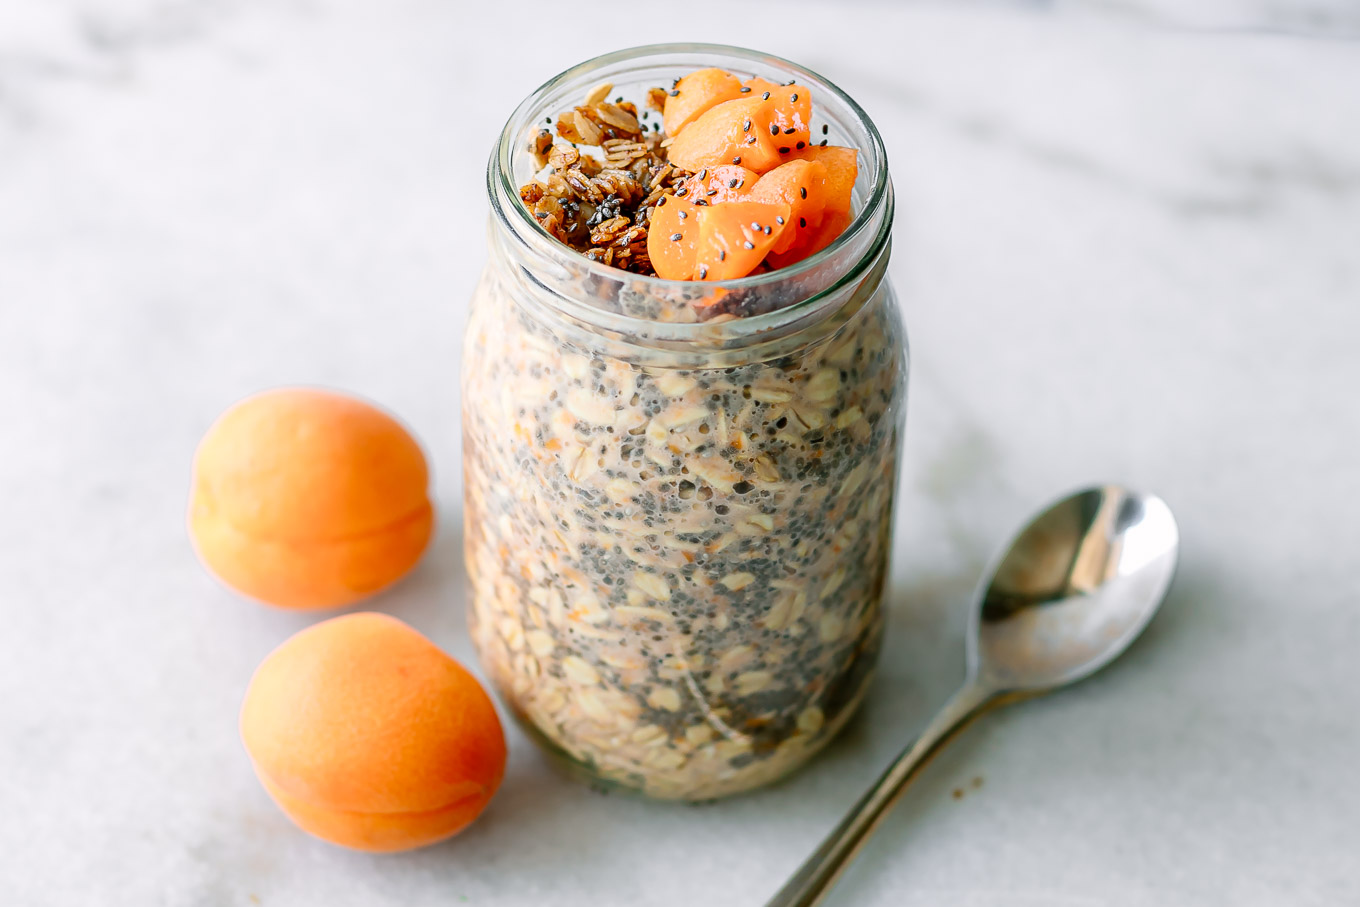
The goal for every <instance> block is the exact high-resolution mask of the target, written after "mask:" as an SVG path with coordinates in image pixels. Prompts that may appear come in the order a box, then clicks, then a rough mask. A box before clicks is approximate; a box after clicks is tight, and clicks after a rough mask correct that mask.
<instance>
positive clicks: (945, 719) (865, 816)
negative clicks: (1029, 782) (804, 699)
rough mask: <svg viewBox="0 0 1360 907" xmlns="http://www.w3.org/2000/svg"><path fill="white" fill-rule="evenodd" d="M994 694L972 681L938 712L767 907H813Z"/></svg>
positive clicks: (989, 703) (983, 685)
mask: <svg viewBox="0 0 1360 907" xmlns="http://www.w3.org/2000/svg"><path fill="white" fill-rule="evenodd" d="M994 695H995V694H994V693H993V691H992V690H991V689H989V688H988V687H987V686H986V685H985V684H982V683H979V682H977V681H976V680H971V681H969V682H968V683H967V684H965V685H964V687H963V688H962V689H961V690H959V691H958V692H957V693H955V694H954V696H953V697H952V698H951V699H950V700H949V702H948V703H946V704H945V706H944V708H942V709H940V711H939V714H937V715H936V716H935V717H934V718H933V719H931V722H930V724H928V725H926V729H925V730H924V731H922V732H921V736H920V737H918V738H917V739H916V742H915V743H913V744H912V745H911V746H909V747H907V748H906V749H905V750H903V751H902V754H901V755H900V756H898V757H897V759H896V760H895V761H894V762H893V764H892V765H890V766H888V770H887V771H885V772H884V773H883V775H882V777H880V778H879V779H878V781H877V782H876V783H875V784H874V786H873V787H871V788H869V791H868V792H867V793H866V794H865V795H864V796H863V797H861V798H860V801H859V802H858V803H856V804H855V805H854V807H853V808H852V809H851V810H850V812H849V813H847V814H846V816H845V818H844V819H842V820H841V824H840V825H837V826H836V828H835V830H834V831H832V832H831V834H829V835H827V836H826V840H824V841H822V844H821V846H820V847H818V848H817V849H816V850H815V851H813V853H812V855H811V856H810V857H808V858H807V860H805V861H804V862H803V865H802V866H800V867H798V871H797V872H795V873H794V874H793V876H792V877H791V878H790V879H789V880H788V882H786V883H785V885H784V887H783V888H781V889H779V891H778V892H777V893H776V894H775V896H774V897H772V898H770V900H769V901H767V902H766V904H765V907H813V905H814V904H818V903H820V902H821V900H822V898H824V897H825V896H826V893H827V892H828V891H830V890H831V886H832V885H834V884H835V882H836V879H837V878H839V877H840V874H841V872H843V871H844V870H845V867H846V866H848V865H849V864H850V861H851V860H852V859H854V857H855V855H856V854H857V853H859V850H860V848H861V847H863V846H864V842H865V841H866V840H868V838H869V835H870V833H872V832H873V830H874V829H875V828H877V827H878V823H879V822H880V821H882V819H883V817H884V815H886V814H887V812H888V809H889V808H890V807H891V806H892V805H893V804H894V803H896V802H897V798H898V797H900V796H901V795H902V791H903V790H904V789H906V786H907V783H908V782H910V781H911V780H912V779H914V778H915V777H916V775H917V774H919V773H920V770H921V769H922V768H923V767H924V766H925V764H926V763H927V762H929V761H930V759H931V757H933V756H934V755H935V754H936V753H938V752H939V751H940V750H942V749H943V748H944V745H945V744H946V743H948V742H949V741H950V740H952V739H953V738H954V735H955V734H957V733H958V732H959V731H961V730H963V728H964V727H965V726H967V725H968V723H969V722H971V721H972V720H973V719H974V718H976V717H978V716H979V715H981V714H982V713H983V712H985V711H987V709H988V708H989V707H990V706H991V705H992V704H993V702H994V701H995V700H994Z"/></svg>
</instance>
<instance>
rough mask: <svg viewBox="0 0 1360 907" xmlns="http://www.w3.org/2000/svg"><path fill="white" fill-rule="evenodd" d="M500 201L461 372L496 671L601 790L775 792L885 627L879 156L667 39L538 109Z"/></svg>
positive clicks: (536, 100)
mask: <svg viewBox="0 0 1360 907" xmlns="http://www.w3.org/2000/svg"><path fill="white" fill-rule="evenodd" d="M753 135H754V136H757V138H756V141H748V139H750V138H751V137H752V136H753ZM488 189H489V194H490V200H491V203H492V209H493V219H492V227H491V236H490V244H491V260H490V263H489V265H488V266H487V269H486V271H485V272H484V274H483V276H482V280H481V283H480V285H479V287H478V290H477V294H476V298H475V300H474V303H473V309H472V315H471V320H470V322H469V325H468V333H467V340H466V347H465V357H464V363H463V423H464V426H463V427H464V461H465V470H466V486H465V487H466V490H465V502H466V515H465V523H466V535H465V545H466V552H467V564H468V571H469V575H470V577H471V581H472V609H471V618H470V619H471V624H472V629H473V638H474V641H475V643H476V646H477V648H478V651H479V654H480V656H481V659H482V662H483V664H484V666H485V668H486V670H487V672H488V674H489V675H490V677H491V679H492V681H493V682H494V683H495V685H496V687H497V688H498V690H499V692H500V693H501V695H502V696H503V697H504V699H505V701H506V702H507V703H508V704H509V705H510V707H511V708H512V710H513V711H514V713H515V714H516V716H517V717H518V718H519V719H520V721H521V723H522V724H523V725H524V726H525V727H526V728H527V729H528V730H529V731H530V733H531V734H532V735H533V736H534V737H535V738H536V739H538V740H539V741H540V742H542V743H543V744H544V745H545V746H546V747H547V748H548V749H549V750H550V751H552V752H554V753H555V754H557V755H559V756H561V757H563V758H564V759H565V760H566V762H567V763H568V764H569V765H571V766H572V767H573V768H575V769H576V770H578V771H579V772H581V773H584V774H585V775H586V776H587V777H589V778H590V779H592V780H594V781H597V782H601V783H604V784H606V785H609V786H616V787H622V788H628V789H634V790H638V791H641V792H644V793H646V794H648V795H651V796H655V797H663V798H673V799H690V800H697V799H709V798H714V797H719V796H724V795H727V794H731V793H735V792H738V791H742V790H745V789H748V788H751V787H754V786H756V785H759V784H763V783H766V782H768V781H771V780H773V779H775V778H778V777H780V776H781V775H783V774H785V773H787V772H788V771H790V770H791V769H793V768H794V767H795V766H797V765H799V764H801V763H802V762H804V761H805V760H806V759H807V758H808V757H809V756H811V755H812V754H813V753H814V752H815V751H816V750H817V749H818V748H820V747H821V746H822V745H823V744H825V743H826V742H827V741H828V740H829V739H830V738H831V737H832V736H833V735H834V734H835V733H836V731H837V730H838V729H839V728H840V727H841V726H842V725H843V724H844V723H845V721H846V720H847V719H848V718H849V716H850V715H851V714H852V713H853V711H854V709H855V708H856V706H857V705H858V704H859V702H860V700H861V699H862V698H863V695H864V692H865V688H866V686H867V683H868V679H869V676H870V674H871V672H872V668H873V665H874V662H875V660H876V658H877V654H878V650H879V647H880V643H881V639H882V633H883V608H882V597H883V591H884V585H885V581H886V578H887V569H888V559H889V552H890V548H891V545H890V536H891V523H892V511H893V495H894V488H895V484H896V477H897V472H898V457H899V454H900V450H901V437H902V420H903V403H904V396H905V386H906V345H905V338H904V335H903V331H902V328H901V324H900V319H899V315H898V311H897V305H896V300H895V298H894V296H893V294H892V291H891V289H890V287H889V285H888V282H887V280H886V279H885V278H884V271H885V269H886V265H887V260H888V254H889V246H890V241H889V231H890V225H891V221H892V189H891V185H890V184H889V181H888V176H887V167H886V161H885V158H884V152H883V147H882V143H881V140H880V139H879V137H878V134H877V132H876V130H875V129H874V127H873V125H872V124H871V123H870V122H869V120H868V118H867V117H866V116H865V114H864V113H863V111H861V110H860V109H859V108H858V107H857V106H855V105H854V103H853V102H852V101H850V100H849V99H848V98H847V97H846V96H845V95H844V94H842V93H841V92H840V91H839V90H838V89H836V88H835V87H834V86H832V85H830V84H829V83H827V82H826V81H825V80H823V79H821V78H819V77H817V76H815V75H814V74H812V73H809V72H807V71H805V70H802V69H799V68H798V67H795V66H793V65H792V64H789V63H787V62H785V61H782V60H779V59H777V58H772V57H768V56H765V55H760V54H755V53H752V52H748V51H742V50H737V49H734V48H720V47H713V46H699V45H686V46H655V47H649V48H639V49H635V50H631V51H625V52H621V53H618V54H614V55H611V56H608V57H603V58H600V59H598V60H595V61H592V62H590V63H588V64H585V65H583V66H581V67H578V68H577V69H575V70H571V71H569V72H567V73H565V74H563V75H562V76H559V77H558V78H557V79H555V80H553V81H552V82H549V83H548V84H547V85H545V86H544V87H543V88H542V89H540V90H539V92H538V93H536V94H535V95H534V96H533V97H531V98H530V99H529V100H528V101H526V102H525V103H524V104H523V105H522V106H521V108H520V109H519V110H518V111H517V112H516V113H515V115H514V117H513V118H512V119H511V121H510V123H509V124H508V125H507V127H506V130H505V132H504V134H503V136H502V138H501V141H500V144H499V147H498V149H497V151H496V153H495V154H494V155H493V158H492V162H491V167H490V170H489V175H488Z"/></svg>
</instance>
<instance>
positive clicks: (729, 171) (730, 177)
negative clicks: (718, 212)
mask: <svg viewBox="0 0 1360 907" xmlns="http://www.w3.org/2000/svg"><path fill="white" fill-rule="evenodd" d="M759 179H761V176H760V174H759V173H756V172H755V171H754V170H747V169H746V168H745V167H743V166H741V165H740V164H723V165H721V166H719V167H705V168H704V169H703V170H700V171H699V172H698V173H696V174H694V175H693V176H691V177H690V178H689V179H687V180H685V181H684V182H683V183H681V184H680V188H681V189H683V190H684V192H685V197H686V198H688V199H690V200H691V201H695V202H697V201H705V202H708V204H710V205H713V204H717V203H718V202H735V201H740V200H742V199H744V198H745V197H746V195H747V193H748V192H750V191H751V187H752V186H754V185H755V184H756V182H757V181H758V180H759Z"/></svg>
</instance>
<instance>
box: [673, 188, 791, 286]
mask: <svg viewBox="0 0 1360 907" xmlns="http://www.w3.org/2000/svg"><path fill="white" fill-rule="evenodd" d="M788 228H789V206H788V205H783V204H774V205H768V204H764V203H762V202H724V203H723V204H721V205H713V206H712V207H709V208H705V209H703V214H702V216H701V217H700V220H699V249H698V254H697V255H696V256H695V259H694V276H695V277H697V278H698V279H700V280H731V279H733V278H736V277H745V276H746V275H747V274H750V273H751V272H752V271H754V270H755V269H756V267H757V266H758V265H759V264H760V263H761V261H762V260H763V259H764V258H765V256H766V255H768V254H769V253H770V249H772V248H773V247H774V244H775V243H776V242H778V241H779V240H780V238H781V237H782V236H783V234H784V231H785V230H787V229H788Z"/></svg>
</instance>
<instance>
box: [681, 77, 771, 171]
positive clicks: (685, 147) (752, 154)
mask: <svg viewBox="0 0 1360 907" xmlns="http://www.w3.org/2000/svg"><path fill="white" fill-rule="evenodd" d="M772 111H773V102H771V101H767V100H763V99H761V98H760V97H759V96H756V97H750V96H744V97H741V98H738V99H737V100H733V101H723V102H722V103H721V104H718V105H716V106H714V107H710V108H709V109H708V110H706V111H704V112H703V113H702V114H700V115H699V117H698V119H696V120H694V122H692V123H690V124H689V125H688V126H687V127H685V129H684V131H683V132H681V133H680V134H679V135H677V136H674V137H673V138H671V139H670V143H671V144H670V148H669V150H668V154H669V156H670V161H671V163H673V164H675V166H677V167H679V168H681V169H683V170H691V171H694V172H696V173H697V172H698V171H700V170H702V169H703V168H705V167H719V166H722V165H723V164H730V163H732V159H733V158H734V157H738V158H741V166H743V167H745V168H747V169H748V170H754V171H756V172H757V173H764V172H765V171H766V170H769V169H770V168H771V167H776V166H778V165H779V160H780V159H779V145H778V143H777V142H778V140H777V139H776V138H775V137H774V136H773V135H771V134H770V129H771V128H772V127H770V126H769V125H768V124H769V123H770V121H771V116H772ZM762 124H767V125H766V127H765V128H762Z"/></svg>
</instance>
